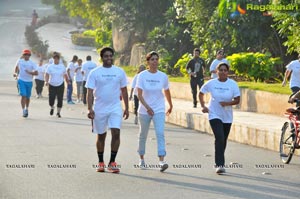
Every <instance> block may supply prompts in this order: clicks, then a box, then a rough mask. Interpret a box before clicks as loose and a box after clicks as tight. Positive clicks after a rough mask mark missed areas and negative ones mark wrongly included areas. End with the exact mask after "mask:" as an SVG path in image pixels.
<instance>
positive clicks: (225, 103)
mask: <svg viewBox="0 0 300 199" xmlns="http://www.w3.org/2000/svg"><path fill="white" fill-rule="evenodd" d="M220 105H221V106H222V107H224V106H229V105H228V103H227V102H220Z"/></svg>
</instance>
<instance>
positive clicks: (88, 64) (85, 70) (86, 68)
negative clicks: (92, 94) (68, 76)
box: [81, 61, 97, 81]
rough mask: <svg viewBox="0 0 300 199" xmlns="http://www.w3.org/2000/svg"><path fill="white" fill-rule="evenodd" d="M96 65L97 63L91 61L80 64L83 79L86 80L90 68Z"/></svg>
mask: <svg viewBox="0 0 300 199" xmlns="http://www.w3.org/2000/svg"><path fill="white" fill-rule="evenodd" d="M96 67H97V64H96V63H94V62H92V61H86V62H84V63H83V64H82V68H81V71H82V72H83V73H84V75H83V81H86V80H87V78H88V75H89V74H90V72H91V70H93V69H94V68H96Z"/></svg>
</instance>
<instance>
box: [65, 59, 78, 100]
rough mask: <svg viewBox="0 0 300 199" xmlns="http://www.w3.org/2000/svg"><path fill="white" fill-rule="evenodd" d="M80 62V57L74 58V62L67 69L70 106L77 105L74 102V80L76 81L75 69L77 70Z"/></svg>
mask: <svg viewBox="0 0 300 199" xmlns="http://www.w3.org/2000/svg"><path fill="white" fill-rule="evenodd" d="M77 60H78V57H77V56H76V55H74V56H73V59H72V61H70V63H69V64H68V67H67V74H68V78H69V81H68V86H67V101H68V104H75V103H74V102H73V100H72V94H73V79H74V74H75V69H76V66H75V64H76V62H77Z"/></svg>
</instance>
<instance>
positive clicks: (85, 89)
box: [82, 81, 87, 104]
mask: <svg viewBox="0 0 300 199" xmlns="http://www.w3.org/2000/svg"><path fill="white" fill-rule="evenodd" d="M85 84H86V81H83V87H82V88H83V90H82V95H83V96H82V98H83V99H82V102H83V104H86V93H87V88H85Z"/></svg>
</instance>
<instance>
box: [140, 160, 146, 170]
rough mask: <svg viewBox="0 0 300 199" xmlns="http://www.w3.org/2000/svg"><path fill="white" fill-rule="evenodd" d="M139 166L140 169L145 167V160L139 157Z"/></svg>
mask: <svg viewBox="0 0 300 199" xmlns="http://www.w3.org/2000/svg"><path fill="white" fill-rule="evenodd" d="M139 168H140V169H146V164H145V160H144V159H140V162H139Z"/></svg>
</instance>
